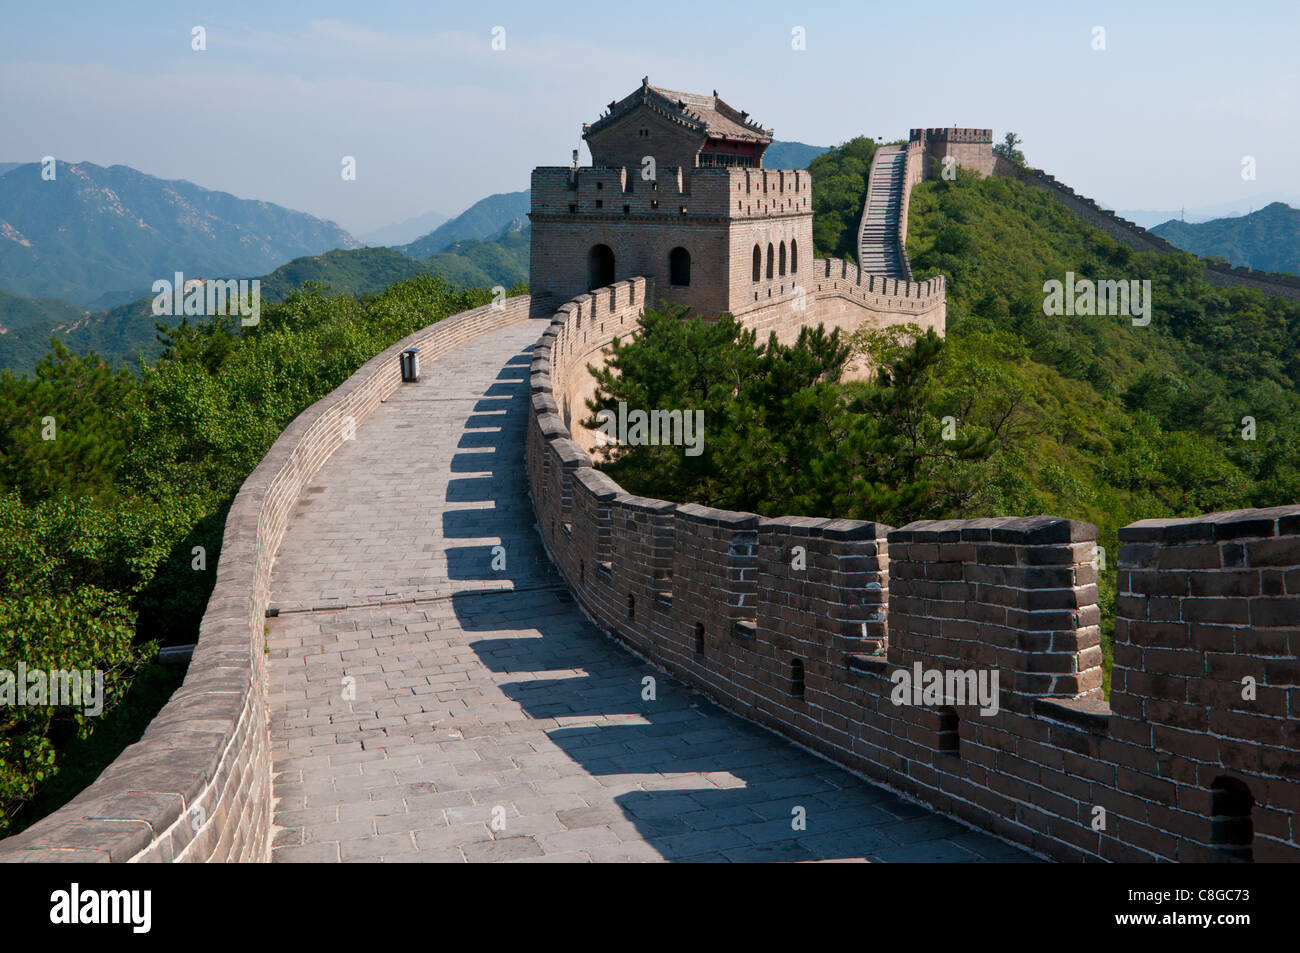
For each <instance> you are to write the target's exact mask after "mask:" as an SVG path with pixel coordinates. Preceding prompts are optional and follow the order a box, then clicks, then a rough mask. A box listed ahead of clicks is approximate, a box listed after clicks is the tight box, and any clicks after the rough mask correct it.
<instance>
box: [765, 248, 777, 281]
mask: <svg viewBox="0 0 1300 953" xmlns="http://www.w3.org/2000/svg"><path fill="white" fill-rule="evenodd" d="M775 270H776V249H774V248H773V247H772V243H771V242H768V244H767V277H768V278H772V277H773V272H774V271H775Z"/></svg>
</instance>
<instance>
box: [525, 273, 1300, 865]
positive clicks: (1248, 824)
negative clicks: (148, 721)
mask: <svg viewBox="0 0 1300 953" xmlns="http://www.w3.org/2000/svg"><path fill="white" fill-rule="evenodd" d="M849 286H850V287H851V288H859V287H860V284H859V283H858V282H856V281H851V282H849ZM647 298H650V299H651V300H653V286H652V284H651V283H649V282H647V281H646V280H645V279H640V278H638V279H635V280H632V281H626V282H621V283H619V284H617V285H614V286H612V287H610V288H602V289H600V290H598V291H596V292H593V293H591V294H587V295H583V296H581V297H579V298H576V299H574V300H573V301H571V302H569V303H568V304H566V305H565V306H564V307H562V308H561V309H560V310H559V312H558V314H557V315H556V317H555V318H554V320H553V321H552V322H551V324H550V326H549V327H548V328H547V330H546V331H545V333H544V334H543V335H542V338H541V340H540V341H539V342H538V345H537V347H536V349H535V350H534V356H533V362H532V379H531V380H532V397H531V400H532V407H531V418H530V420H529V425H528V436H527V462H528V478H529V481H530V490H531V493H532V498H533V506H534V511H535V513H536V516H537V525H538V531H539V532H540V534H541V536H542V539H543V541H544V543H545V545H546V546H547V548H548V550H549V552H550V555H551V558H552V559H553V561H554V562H555V564H556V566H557V567H558V568H559V571H560V572H561V573H562V575H563V576H564V578H565V580H566V581H567V582H568V585H569V586H570V588H571V589H572V590H573V592H574V594H575V596H576V598H577V601H578V603H579V604H580V605H581V607H582V608H583V610H584V611H585V612H586V613H587V615H588V616H589V617H590V618H591V619H592V620H593V621H594V622H595V623H596V624H597V625H598V626H600V627H601V628H602V629H604V630H605V631H606V632H608V633H609V634H611V635H613V636H614V637H615V638H617V639H619V640H621V641H622V642H624V643H626V644H627V645H628V646H630V647H631V648H632V649H634V650H635V651H636V652H638V653H639V654H641V655H642V656H644V657H645V658H647V659H649V660H651V661H652V662H654V663H656V664H657V665H659V666H661V667H662V668H664V669H666V670H667V671H669V672H670V673H672V674H673V675H676V676H677V677H679V678H681V679H683V680H684V681H686V682H688V683H690V684H692V685H694V686H696V687H697V688H699V689H701V690H702V691H704V692H705V693H706V694H708V695H709V696H711V697H712V698H714V699H715V700H716V701H718V702H719V703H720V704H722V705H724V706H725V707H727V708H729V709H731V710H732V711H735V712H737V713H739V714H741V715H744V716H745V717H748V718H751V719H753V720H754V721H757V722H759V723H761V724H763V725H765V726H767V727H768V728H771V729H772V730H774V731H777V732H779V733H780V734H783V735H785V736H786V737H788V738H790V739H792V740H794V741H796V742H798V743H799V744H801V745H803V746H805V747H807V748H809V749H811V750H813V751H816V752H818V753H820V754H822V755H824V756H825V757H827V758H829V759H832V760H834V761H836V762H838V763H840V764H842V765H844V766H846V767H848V768H850V769H852V770H855V771H857V772H859V773H861V774H862V775H865V776H866V777H868V778H870V779H872V780H874V781H876V782H878V783H881V784H884V785H886V786H888V787H891V788H893V789H895V790H897V791H900V792H902V793H904V794H906V795H908V796H911V797H913V798H915V799H917V800H919V801H922V802H924V803H926V804H928V805H930V806H931V807H933V808H935V809H937V810H939V811H942V812H944V813H946V814H949V815H951V816H953V817H956V818H958V819H959V820H962V821H964V822H967V823H970V824H972V825H975V826H978V827H981V828H984V829H986V830H988V831H991V832H993V833H994V834H997V835H999V836H1001V837H1004V838H1006V839H1007V840H1010V841H1013V842H1015V843H1018V844H1021V845H1023V846H1026V847H1028V848H1030V849H1031V850H1034V851H1037V852H1039V853H1040V854H1043V855H1046V856H1049V857H1053V858H1057V859H1062V860H1094V859H1100V860H1113V861H1127V860H1138V861H1143V860H1145V861H1150V860H1191V861H1223V860H1244V859H1254V860H1293V861H1294V860H1300V827H1298V826H1297V825H1298V823H1300V822H1298V821H1297V817H1298V816H1300V812H1298V810H1297V809H1298V808H1300V781H1298V780H1297V778H1298V777H1300V771H1298V770H1297V769H1298V768H1300V764H1298V763H1297V758H1296V751H1297V750H1300V719H1298V718H1297V716H1298V715H1300V708H1298V707H1297V706H1300V691H1297V689H1296V687H1295V686H1296V685H1298V684H1300V666H1298V665H1297V651H1298V650H1300V637H1298V636H1297V634H1296V625H1295V624H1296V621H1297V620H1300V506H1293V507H1284V508H1279V509H1276V510H1249V511H1240V512H1233V513H1220V514H1211V515H1209V516H1205V517H1198V518H1196V519H1191V520H1159V521H1157V520H1149V521H1144V522H1142V523H1137V524H1134V525H1133V526H1130V527H1127V528H1126V529H1124V530H1121V535H1120V539H1121V543H1122V544H1123V545H1122V546H1121V548H1120V552H1119V554H1118V556H1119V587H1120V598H1119V600H1118V604H1117V617H1118V618H1117V624H1116V641H1115V667H1114V672H1113V684H1112V693H1111V698H1110V703H1109V704H1107V703H1106V702H1105V701H1103V700H1102V698H1101V692H1100V685H1101V648H1100V628H1099V623H1100V611H1099V607H1098V605H1097V569H1096V566H1095V555H1096V527H1094V526H1092V525H1090V524H1086V523H1079V522H1075V521H1071V520H1064V519H1057V518H1053V517H1047V516H1039V517H1006V518H998V519H979V520H952V521H942V522H921V523H914V524H911V525H909V526H905V527H903V528H901V529H891V528H890V527H888V526H883V525H880V524H878V523H868V522H857V521H851V520H832V519H811V518H802V517H783V518H776V519H769V518H763V517H759V516H757V515H755V514H752V513H734V512H727V511H723V510H716V509H711V508H709V507H704V506H698V505H695V504H677V503H672V502H667V501H664V500H654V499H646V498H642V497H637V496H633V495H631V494H629V493H626V492H625V491H624V490H623V489H622V488H621V487H620V486H619V485H618V484H617V483H615V482H614V481H613V480H612V479H611V478H610V477H609V476H607V475H606V474H604V473H602V472H600V471H599V470H596V469H594V468H593V467H592V465H591V460H590V458H589V457H588V456H587V454H586V453H585V452H584V451H583V449H582V447H580V446H579V445H578V444H577V443H576V442H575V441H574V440H573V437H572V435H571V433H570V421H571V420H572V418H573V415H574V414H575V413H585V411H584V410H583V409H582V407H581V404H580V402H579V400H578V398H579V396H580V395H581V394H582V393H583V392H584V389H585V388H587V387H588V385H586V384H585V383H584V381H583V377H584V375H585V374H586V371H585V368H586V365H587V364H588V363H589V362H592V361H593V358H594V356H595V355H596V354H598V353H599V349H600V348H601V347H602V346H603V344H604V343H607V342H608V341H609V340H611V339H612V338H613V337H614V336H615V335H618V334H628V333H630V332H631V331H632V330H633V329H634V327H635V324H636V319H637V316H638V315H639V313H640V311H641V308H642V305H643V303H644V302H645V301H646V299H647ZM645 409H647V410H649V409H653V408H645ZM706 412H707V411H706ZM706 429H707V417H706ZM933 672H938V673H940V674H941V675H942V676H944V677H946V676H947V675H949V674H963V675H968V676H969V681H967V682H966V684H967V685H968V686H970V687H971V689H972V691H971V692H970V694H968V695H965V696H963V695H962V693H961V691H960V690H959V688H960V686H959V685H958V684H955V683H950V684H949V686H948V687H945V688H944V689H941V690H940V691H938V692H936V693H935V694H934V697H932V698H929V697H926V696H925V695H924V694H923V693H922V694H920V695H918V694H916V693H915V692H914V691H913V690H911V689H910V688H908V686H910V685H912V684H916V685H917V690H919V689H920V686H921V684H922V683H929V679H930V677H931V676H930V673H933ZM994 676H996V679H997V680H996V683H994V682H993V678H994ZM1247 677H1249V678H1250V679H1252V680H1253V681H1254V684H1255V685H1256V686H1257V694H1255V695H1254V697H1252V698H1251V699H1249V700H1247V699H1245V698H1243V697H1242V691H1241V684H1242V679H1243V678H1247ZM981 678H982V679H983V680H984V681H983V683H981V682H980V679H981ZM994 686H995V687H996V690H990V691H988V692H987V693H986V692H985V691H984V689H986V688H988V689H992V688H993V687H994Z"/></svg>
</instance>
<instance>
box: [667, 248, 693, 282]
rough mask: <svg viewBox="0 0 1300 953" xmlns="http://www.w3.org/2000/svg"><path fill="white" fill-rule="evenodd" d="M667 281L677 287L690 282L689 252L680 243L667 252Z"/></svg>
mask: <svg viewBox="0 0 1300 953" xmlns="http://www.w3.org/2000/svg"><path fill="white" fill-rule="evenodd" d="M668 283H669V284H670V285H674V286H675V287H678V288H689V287H690V284H691V253H690V252H688V251H687V250H686V249H685V248H682V247H681V246H680V245H679V246H678V247H676V248H674V249H673V250H672V251H670V252H669V253H668Z"/></svg>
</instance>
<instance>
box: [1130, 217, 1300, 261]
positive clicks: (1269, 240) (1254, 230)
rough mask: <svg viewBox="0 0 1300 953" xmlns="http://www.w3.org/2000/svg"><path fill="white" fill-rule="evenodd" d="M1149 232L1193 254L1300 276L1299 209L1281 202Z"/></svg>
mask: <svg viewBox="0 0 1300 953" xmlns="http://www.w3.org/2000/svg"><path fill="white" fill-rule="evenodd" d="M1151 231H1152V232H1154V233H1155V234H1157V235H1159V236H1160V237H1161V238H1164V239H1166V240H1167V241H1170V242H1173V243H1174V244H1175V245H1177V246H1178V247H1179V248H1182V249H1184V250H1186V251H1189V252H1192V253H1193V254H1196V255H1206V256H1214V257H1217V258H1226V259H1227V260H1228V262H1229V263H1230V264H1233V265H1246V266H1248V267H1250V268H1259V269H1262V270H1264V271H1285V272H1290V273H1291V274H1296V275H1300V209H1294V208H1292V207H1291V206H1289V205H1285V204H1283V203H1282V202H1274V203H1273V204H1272V205H1267V206H1265V207H1264V208H1262V209H1260V210H1259V211H1257V212H1251V213H1250V214H1249V215H1242V216H1240V217H1238V218H1219V219H1214V220H1213V221H1209V222H1199V223H1192V222H1179V221H1168V222H1165V223H1163V224H1161V225H1157V226H1155V227H1154V228H1152V229H1151Z"/></svg>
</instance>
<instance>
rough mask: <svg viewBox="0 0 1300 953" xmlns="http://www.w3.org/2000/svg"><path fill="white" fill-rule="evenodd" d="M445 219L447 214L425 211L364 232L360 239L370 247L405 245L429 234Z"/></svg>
mask: <svg viewBox="0 0 1300 953" xmlns="http://www.w3.org/2000/svg"><path fill="white" fill-rule="evenodd" d="M445 221H447V216H446V215H443V214H442V213H441V212H425V213H424V214H423V215H417V216H415V218H408V219H406V220H405V221H401V222H398V223H396V224H395V225H385V226H384V227H383V228H377V229H375V230H374V231H373V232H366V233H365V234H364V235H362V236H361V240H362V241H363V242H365V243H366V244H367V245H370V246H371V247H375V248H378V247H383V246H387V247H389V248H392V247H393V246H395V245H405V244H407V243H409V242H413V241H415V240H416V239H417V238H419V237H420V236H421V235H427V234H429V232H431V231H433V230H434V229H435V228H437V227H438V226H439V225H441V224H442V223H443V222H445Z"/></svg>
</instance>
